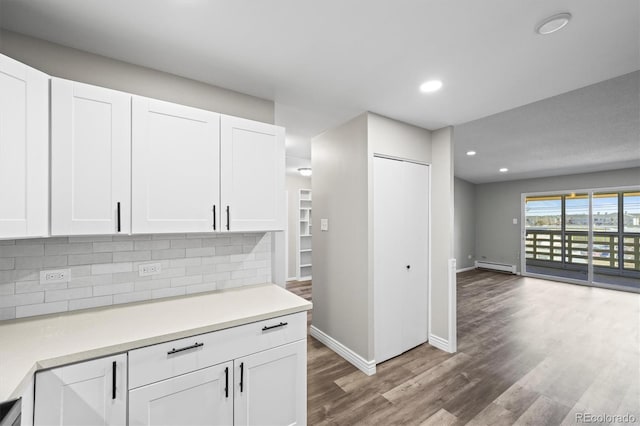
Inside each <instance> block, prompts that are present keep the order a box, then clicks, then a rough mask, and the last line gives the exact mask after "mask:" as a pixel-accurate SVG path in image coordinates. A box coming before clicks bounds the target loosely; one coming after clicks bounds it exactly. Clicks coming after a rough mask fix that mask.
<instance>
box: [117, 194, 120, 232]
mask: <svg viewBox="0 0 640 426" xmlns="http://www.w3.org/2000/svg"><path fill="white" fill-rule="evenodd" d="M117 211H118V232H120V201H118V204H117Z"/></svg>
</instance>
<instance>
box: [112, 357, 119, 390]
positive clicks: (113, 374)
mask: <svg viewBox="0 0 640 426" xmlns="http://www.w3.org/2000/svg"><path fill="white" fill-rule="evenodd" d="M117 366H118V364H117V363H116V362H115V361H113V363H112V364H111V399H116V368H117Z"/></svg>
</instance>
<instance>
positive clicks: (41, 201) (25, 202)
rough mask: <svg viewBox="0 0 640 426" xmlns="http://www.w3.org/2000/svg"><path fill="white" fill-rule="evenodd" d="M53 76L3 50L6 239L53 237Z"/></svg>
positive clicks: (0, 200)
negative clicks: (51, 140)
mask: <svg viewBox="0 0 640 426" xmlns="http://www.w3.org/2000/svg"><path fill="white" fill-rule="evenodd" d="M48 216H49V76H47V75H46V74H44V73H41V72H39V71H36V70H34V69H33V68H30V67H28V66H26V65H24V64H21V63H19V62H17V61H14V60H13V59H10V58H8V57H6V56H3V55H0V238H20V237H38V236H47V235H48V233H49V229H48Z"/></svg>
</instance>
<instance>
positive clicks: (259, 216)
mask: <svg viewBox="0 0 640 426" xmlns="http://www.w3.org/2000/svg"><path fill="white" fill-rule="evenodd" d="M220 135H221V136H220V140H221V148H220V152H221V154H220V157H221V161H220V176H221V187H220V188H221V189H220V191H221V204H222V208H223V215H222V219H223V230H225V231H227V230H228V231H231V232H236V231H279V230H283V229H284V208H285V199H284V195H285V189H284V175H285V168H284V167H285V166H284V159H285V155H284V128H282V127H278V126H274V125H271V124H265V123H259V122H256V121H251V120H246V119H242V118H237V117H230V116H226V115H223V116H222V117H221V122H220Z"/></svg>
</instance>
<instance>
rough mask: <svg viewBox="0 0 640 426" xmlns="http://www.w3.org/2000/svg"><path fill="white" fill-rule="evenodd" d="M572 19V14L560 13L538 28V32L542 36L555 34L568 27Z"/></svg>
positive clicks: (540, 24)
mask: <svg viewBox="0 0 640 426" xmlns="http://www.w3.org/2000/svg"><path fill="white" fill-rule="evenodd" d="M570 19H571V14H570V13H558V14H557V15H553V16H550V17H548V18H547V19H545V20H544V21H542V22H540V23H539V24H538V25H537V26H536V32H537V33H538V34H541V35H547V34H551V33H555V32H556V31H558V30H561V29H563V28H564V27H566V26H567V24H568V23H569V20H570Z"/></svg>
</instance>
